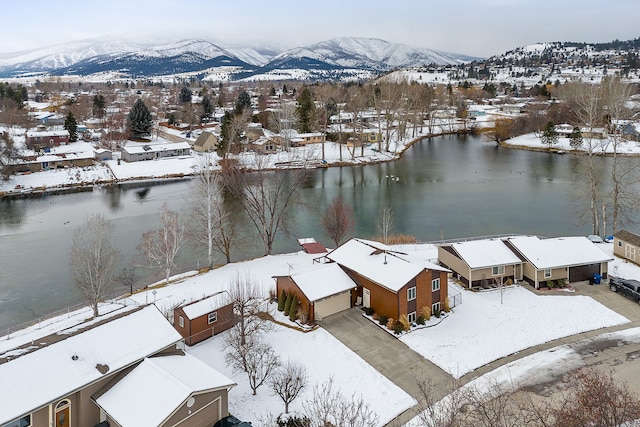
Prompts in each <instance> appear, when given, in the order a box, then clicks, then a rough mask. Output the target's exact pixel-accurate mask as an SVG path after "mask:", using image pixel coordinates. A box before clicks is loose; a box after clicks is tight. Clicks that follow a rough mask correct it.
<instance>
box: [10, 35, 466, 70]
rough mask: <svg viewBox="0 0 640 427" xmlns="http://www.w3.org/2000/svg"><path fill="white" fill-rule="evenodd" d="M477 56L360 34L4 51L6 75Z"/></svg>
mask: <svg viewBox="0 0 640 427" xmlns="http://www.w3.org/2000/svg"><path fill="white" fill-rule="evenodd" d="M473 59H474V58H470V57H466V56H462V55H455V54H450V53H444V52H436V51H432V50H428V49H414V48H410V47H408V46H406V45H402V44H396V43H389V42H387V41H384V40H380V39H373V38H354V37H344V38H337V39H332V40H328V41H325V42H321V43H316V44H313V45H310V46H306V47H299V48H296V49H291V50H288V51H285V52H282V53H279V54H278V53H277V52H273V51H269V50H267V49H261V50H258V49H252V48H238V47H224V46H222V45H220V44H216V43H211V42H209V41H205V40H199V39H191V40H183V41H179V42H175V43H169V44H163V45H158V46H144V45H140V44H133V43H125V42H113V41H81V42H76V43H69V44H65V45H59V46H53V47H49V48H43V49H38V50H32V51H27V52H19V53H14V54H11V55H8V54H5V55H2V54H0V77H15V76H24V75H37V74H42V75H80V76H87V75H92V74H97V73H109V72H111V73H118V74H120V75H122V76H128V77H151V76H164V75H173V74H180V73H202V74H203V75H207V74H209V73H211V70H212V69H216V68H220V67H225V68H229V67H234V69H235V70H236V72H235V75H237V76H238V77H239V78H248V77H249V78H250V77H251V76H252V75H264V74H265V73H273V72H274V71H278V70H288V71H291V70H294V72H293V73H291V72H289V74H292V75H295V74H297V73H298V72H299V71H300V70H302V71H318V70H322V71H323V72H326V71H332V70H343V69H350V70H364V71H368V72H371V71H374V72H380V71H387V70H391V69H394V68H400V67H410V66H420V65H425V64H439V65H445V64H459V63H463V62H467V61H471V60H473ZM358 72H359V71H356V72H355V74H357V73H358ZM312 74H313V73H312ZM352 74H354V73H352ZM313 75H318V74H317V73H315V74H313Z"/></svg>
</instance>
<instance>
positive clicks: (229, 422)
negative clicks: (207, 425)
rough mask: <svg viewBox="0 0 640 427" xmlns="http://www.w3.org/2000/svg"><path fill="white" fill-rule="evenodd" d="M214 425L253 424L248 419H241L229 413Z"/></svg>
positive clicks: (243, 425)
mask: <svg viewBox="0 0 640 427" xmlns="http://www.w3.org/2000/svg"><path fill="white" fill-rule="evenodd" d="M213 427H252V426H251V423H248V422H246V421H240V420H239V419H237V418H236V417H234V416H233V415H228V416H226V417H224V418H222V419H220V420H219V421H218V422H217V423H215V424H214V425H213Z"/></svg>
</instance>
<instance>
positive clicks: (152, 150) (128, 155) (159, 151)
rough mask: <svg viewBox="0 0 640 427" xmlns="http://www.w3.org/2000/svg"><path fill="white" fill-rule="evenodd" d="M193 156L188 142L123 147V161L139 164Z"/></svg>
mask: <svg viewBox="0 0 640 427" xmlns="http://www.w3.org/2000/svg"><path fill="white" fill-rule="evenodd" d="M189 154H191V145H189V143H188V142H174V143H166V144H135V145H133V144H127V145H125V146H124V147H122V160H124V161H125V162H138V161H141V160H154V159H161V158H163V157H176V156H187V155H189Z"/></svg>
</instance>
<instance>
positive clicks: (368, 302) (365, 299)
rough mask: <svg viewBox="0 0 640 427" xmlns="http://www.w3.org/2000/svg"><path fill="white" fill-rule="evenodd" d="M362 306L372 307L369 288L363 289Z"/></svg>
mask: <svg viewBox="0 0 640 427" xmlns="http://www.w3.org/2000/svg"><path fill="white" fill-rule="evenodd" d="M362 306H363V307H371V291H370V290H369V289H367V288H362Z"/></svg>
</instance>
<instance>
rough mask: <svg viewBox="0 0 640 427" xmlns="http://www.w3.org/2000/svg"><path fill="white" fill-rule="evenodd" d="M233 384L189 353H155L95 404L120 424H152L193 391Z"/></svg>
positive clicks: (162, 419)
mask: <svg viewBox="0 0 640 427" xmlns="http://www.w3.org/2000/svg"><path fill="white" fill-rule="evenodd" d="M235 385H236V383H235V382H233V381H232V380H230V379H229V378H227V377H226V376H225V375H223V374H221V373H220V372H218V371H216V370H215V369H213V368H211V367H210V366H209V365H207V364H205V363H204V362H202V361H200V360H199V359H197V358H196V357H194V356H191V355H189V354H184V355H171V356H158V357H152V358H147V359H144V361H142V363H140V364H139V365H138V366H136V367H135V368H134V369H133V370H132V371H131V372H129V373H128V374H127V375H126V376H125V377H124V378H123V379H121V380H120V381H118V383H116V384H115V385H114V386H113V387H111V388H110V389H109V390H108V391H106V392H105V393H104V394H102V395H101V396H100V397H98V398H97V399H96V403H97V404H98V405H99V406H100V407H101V408H102V409H103V410H104V411H105V412H107V413H108V414H109V416H110V417H111V418H113V419H114V420H115V421H116V422H117V423H118V424H119V425H121V426H137V427H147V426H148V427H156V426H159V425H162V424H163V423H164V422H165V421H166V420H167V419H168V418H169V417H170V416H171V415H172V414H173V413H174V412H175V411H176V410H177V409H178V408H179V407H181V406H182V405H183V404H184V403H185V402H187V400H188V399H189V398H190V397H191V396H192V395H193V394H198V393H202V392H207V391H214V390H222V389H229V388H231V387H233V386H235ZM196 399H197V397H196Z"/></svg>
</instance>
